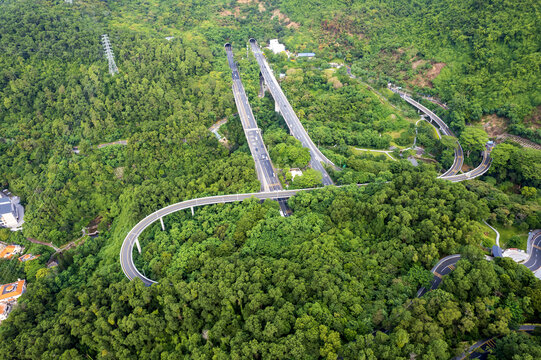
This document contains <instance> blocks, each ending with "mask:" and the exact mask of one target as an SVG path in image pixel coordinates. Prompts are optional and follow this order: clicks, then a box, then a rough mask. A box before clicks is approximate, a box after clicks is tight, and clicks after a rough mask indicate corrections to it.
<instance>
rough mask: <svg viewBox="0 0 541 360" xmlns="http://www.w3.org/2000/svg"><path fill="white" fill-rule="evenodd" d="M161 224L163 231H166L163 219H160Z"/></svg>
mask: <svg viewBox="0 0 541 360" xmlns="http://www.w3.org/2000/svg"><path fill="white" fill-rule="evenodd" d="M160 223H161V224H162V231H165V225H164V224H163V217H161V218H160Z"/></svg>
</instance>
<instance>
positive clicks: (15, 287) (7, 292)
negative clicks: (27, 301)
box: [0, 280, 26, 303]
mask: <svg viewBox="0 0 541 360" xmlns="http://www.w3.org/2000/svg"><path fill="white" fill-rule="evenodd" d="M25 291H26V280H19V281H17V282H14V283H11V284H4V285H0V303H12V302H15V301H16V300H17V299H18V298H19V297H20V296H21V295H22V294H23V293H24V292H25Z"/></svg>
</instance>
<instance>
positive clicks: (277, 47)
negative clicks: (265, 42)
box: [268, 39, 286, 54]
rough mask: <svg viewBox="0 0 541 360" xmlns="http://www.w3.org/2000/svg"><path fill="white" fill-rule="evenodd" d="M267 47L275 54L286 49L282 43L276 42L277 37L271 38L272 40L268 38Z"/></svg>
mask: <svg viewBox="0 0 541 360" xmlns="http://www.w3.org/2000/svg"><path fill="white" fill-rule="evenodd" d="M268 49H270V50H271V51H272V52H273V53H275V54H279V53H281V52H285V51H286V47H285V45H284V44H280V43H279V42H278V39H272V40H269V46H268Z"/></svg>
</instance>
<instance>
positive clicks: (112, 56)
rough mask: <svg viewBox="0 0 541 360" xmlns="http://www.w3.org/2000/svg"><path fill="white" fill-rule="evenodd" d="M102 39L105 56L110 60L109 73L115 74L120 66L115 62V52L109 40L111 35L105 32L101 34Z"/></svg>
mask: <svg viewBox="0 0 541 360" xmlns="http://www.w3.org/2000/svg"><path fill="white" fill-rule="evenodd" d="M101 41H102V42H103V50H104V51H105V57H106V58H107V60H108V61H109V73H110V74H111V75H113V76H114V75H115V74H116V73H118V68H117V67H116V64H115V54H113V49H111V43H110V42H109V37H108V36H107V34H103V35H102V36H101Z"/></svg>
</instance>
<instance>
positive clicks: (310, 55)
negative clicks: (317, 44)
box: [297, 53, 316, 57]
mask: <svg viewBox="0 0 541 360" xmlns="http://www.w3.org/2000/svg"><path fill="white" fill-rule="evenodd" d="M314 56H316V54H315V53H298V54H297V57H314Z"/></svg>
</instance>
